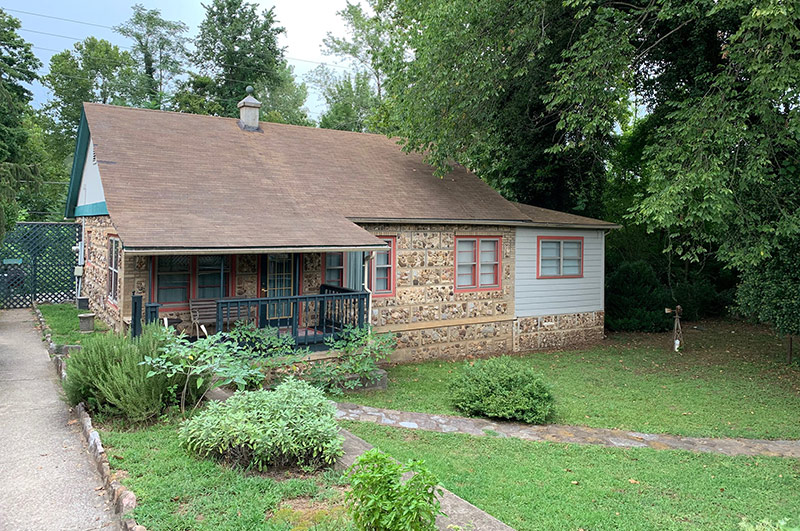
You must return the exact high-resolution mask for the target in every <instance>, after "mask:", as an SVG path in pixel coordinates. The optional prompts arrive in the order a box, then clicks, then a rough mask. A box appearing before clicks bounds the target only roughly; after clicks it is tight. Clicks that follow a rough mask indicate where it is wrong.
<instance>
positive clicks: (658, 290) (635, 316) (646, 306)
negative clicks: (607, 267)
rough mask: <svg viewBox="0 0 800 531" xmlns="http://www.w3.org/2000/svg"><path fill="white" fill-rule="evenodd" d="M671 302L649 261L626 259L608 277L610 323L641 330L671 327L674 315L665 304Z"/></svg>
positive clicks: (613, 326) (608, 325) (607, 312)
mask: <svg viewBox="0 0 800 531" xmlns="http://www.w3.org/2000/svg"><path fill="white" fill-rule="evenodd" d="M670 302H671V301H670V299H669V295H668V294H667V291H666V289H665V288H664V286H662V284H661V283H660V282H659V281H658V279H657V278H656V275H655V273H654V272H653V268H652V267H650V265H649V264H648V263H647V262H645V261H643V260H640V261H638V262H624V263H623V264H622V265H620V266H618V267H617V268H616V269H615V270H614V272H613V273H612V274H610V275H609V276H608V279H607V280H606V326H607V327H608V329H609V330H628V331H638V332H663V331H665V330H669V329H670V328H671V327H672V316H670V315H668V314H666V313H665V312H664V308H666V307H670V306H671V304H670Z"/></svg>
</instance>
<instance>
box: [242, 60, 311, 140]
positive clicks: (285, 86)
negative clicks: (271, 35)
mask: <svg viewBox="0 0 800 531" xmlns="http://www.w3.org/2000/svg"><path fill="white" fill-rule="evenodd" d="M256 97H257V98H258V99H259V100H260V101H261V119H262V120H264V121H267V122H276V123H282V124H292V125H306V126H311V125H314V122H312V121H311V119H310V118H309V117H308V109H306V107H305V104H306V99H307V98H308V87H307V86H306V84H305V83H298V82H297V80H296V79H295V76H294V67H292V66H291V65H289V64H288V63H286V61H284V62H283V63H282V64H281V66H280V69H279V71H278V83H276V84H274V85H273V86H272V88H269V87H267V86H256Z"/></svg>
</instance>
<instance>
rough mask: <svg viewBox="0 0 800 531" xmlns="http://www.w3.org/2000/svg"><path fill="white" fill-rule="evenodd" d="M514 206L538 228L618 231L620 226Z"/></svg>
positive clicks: (518, 204) (545, 209) (524, 206)
mask: <svg viewBox="0 0 800 531" xmlns="http://www.w3.org/2000/svg"><path fill="white" fill-rule="evenodd" d="M514 205H515V206H516V207H517V208H518V209H519V210H520V211H521V212H522V213H523V214H525V215H526V216H527V217H528V218H529V219H530V220H531V222H532V223H533V225H535V226H538V227H560V228H570V227H571V228H576V229H577V228H589V229H618V228H620V225H617V224H616V223H611V222H609V221H602V220H600V219H594V218H587V217H585V216H577V215H575V214H567V213H566V212H559V211H558V210H550V209H547V208H542V207H537V206H533V205H526V204H525V203H514Z"/></svg>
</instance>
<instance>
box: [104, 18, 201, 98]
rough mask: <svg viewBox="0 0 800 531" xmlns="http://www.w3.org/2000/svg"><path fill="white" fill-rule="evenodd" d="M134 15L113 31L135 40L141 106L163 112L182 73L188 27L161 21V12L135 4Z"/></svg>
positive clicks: (137, 91)
mask: <svg viewBox="0 0 800 531" xmlns="http://www.w3.org/2000/svg"><path fill="white" fill-rule="evenodd" d="M132 9H133V15H132V16H131V18H130V19H129V20H128V21H127V22H125V23H124V24H120V25H119V26H115V27H114V31H116V32H117V33H119V34H120V35H124V36H125V37H128V38H129V39H131V40H133V53H132V55H133V59H134V60H135V61H136V64H137V67H138V70H139V75H138V76H137V88H138V90H135V92H136V98H137V100H138V103H142V104H148V105H149V106H153V107H155V108H159V109H160V108H163V107H164V100H165V99H166V97H165V96H166V94H167V93H168V92H170V88H171V82H172V81H173V80H174V79H175V78H176V77H177V76H179V75H180V74H182V73H183V71H184V68H183V65H184V61H185V59H186V37H184V33H186V31H187V29H188V28H187V27H186V24H184V23H183V22H173V21H170V20H164V19H163V18H161V12H160V11H159V10H158V9H145V8H144V6H143V5H142V4H135V5H134V6H133V7H132Z"/></svg>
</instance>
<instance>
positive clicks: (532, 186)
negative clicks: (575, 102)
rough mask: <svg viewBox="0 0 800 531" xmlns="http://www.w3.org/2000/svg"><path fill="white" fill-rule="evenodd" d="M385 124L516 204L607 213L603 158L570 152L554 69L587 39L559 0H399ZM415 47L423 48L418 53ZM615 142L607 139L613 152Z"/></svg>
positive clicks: (386, 62) (387, 64) (384, 59)
mask: <svg viewBox="0 0 800 531" xmlns="http://www.w3.org/2000/svg"><path fill="white" fill-rule="evenodd" d="M390 7H391V8H392V9H393V12H392V13H391V14H390V15H384V16H391V17H392V18H393V19H394V20H395V21H396V25H397V28H398V29H397V30H396V31H395V32H394V33H393V35H392V37H391V44H390V46H389V47H388V51H386V52H385V53H384V54H383V55H382V56H381V64H382V68H383V70H384V71H385V72H386V75H387V82H386V83H385V96H384V104H383V106H382V110H381V118H382V119H383V120H384V122H383V123H384V125H385V126H386V127H388V128H389V130H390V131H391V132H392V133H394V134H397V135H398V136H400V137H401V138H403V139H404V141H405V149H406V150H416V151H421V152H423V153H425V154H426V157H427V160H428V162H430V163H432V164H433V165H434V166H435V167H436V168H437V169H438V172H437V173H438V174H439V175H442V174H444V173H446V172H447V171H448V170H449V168H450V162H451V161H456V162H459V163H461V164H463V165H465V166H466V167H468V168H469V169H471V170H472V171H474V172H475V173H476V174H477V175H478V176H480V177H481V178H482V179H484V180H486V181H487V182H488V183H489V184H491V185H492V186H493V187H494V188H495V189H497V190H498V191H500V192H501V193H502V194H503V195H505V196H506V197H507V198H509V199H515V200H519V201H522V202H526V203H532V204H536V205H539V206H544V207H550V208H556V209H559V210H575V211H579V212H582V213H585V214H589V215H596V214H598V213H599V210H600V204H601V195H602V187H603V184H604V181H605V155H606V153H603V152H595V153H571V154H569V155H565V154H562V153H559V152H558V151H555V150H554V149H553V148H554V147H555V146H558V145H559V144H562V143H564V142H565V139H564V138H563V135H560V134H559V133H558V131H557V129H556V124H558V123H559V121H560V120H561V113H560V111H559V110H558V109H548V107H547V102H546V101H545V97H546V96H547V94H548V92H549V91H550V90H551V89H550V85H551V84H552V83H553V82H554V81H555V79H556V78H555V71H554V69H553V68H552V67H551V65H552V64H553V63H556V62H558V61H559V60H560V58H561V52H562V50H563V49H565V48H566V47H567V46H568V45H569V43H570V41H571V40H572V39H574V38H576V36H578V35H580V33H581V29H580V28H577V29H576V28H575V24H574V22H573V18H572V17H573V14H574V12H575V10H574V9H572V8H567V7H564V6H563V4H562V2H560V1H557V0H527V1H518V0H498V1H494V2H481V1H480V0H452V1H451V0H428V1H426V2H422V3H420V2H415V1H412V0H396V1H395V2H394V4H393V5H391V6H390ZM408 50H411V51H413V52H408ZM610 146H611V138H610V137H609V138H607V139H606V149H610Z"/></svg>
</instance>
